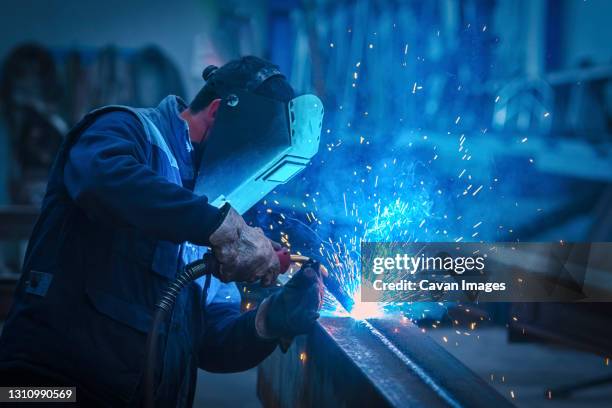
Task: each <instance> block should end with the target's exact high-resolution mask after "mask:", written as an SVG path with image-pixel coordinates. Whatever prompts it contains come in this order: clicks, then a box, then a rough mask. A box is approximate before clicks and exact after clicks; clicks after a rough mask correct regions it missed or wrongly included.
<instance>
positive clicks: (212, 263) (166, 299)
mask: <svg viewBox="0 0 612 408" xmlns="http://www.w3.org/2000/svg"><path fill="white" fill-rule="evenodd" d="M216 267H217V261H216V259H215V258H214V256H212V254H206V255H204V258H203V259H200V260H197V261H195V262H192V263H190V264H188V265H186V266H185V268H184V269H183V271H182V272H181V273H180V274H179V275H178V276H177V277H176V279H175V280H174V281H172V282H171V283H170V285H168V288H167V289H166V290H165V291H164V292H163V293H162V295H161V297H160V299H159V301H158V302H157V303H156V304H155V314H154V315H153V323H152V324H151V329H150V330H149V334H148V335H147V343H146V349H145V350H146V351H145V361H144V372H143V376H144V381H143V383H144V384H143V392H144V406H145V407H147V408H152V407H154V406H155V370H156V365H157V349H158V347H159V346H158V342H159V337H160V333H161V328H162V326H163V325H164V323H166V321H167V320H168V318H169V317H170V316H172V310H173V309H174V304H175V302H176V299H177V297H178V295H179V294H180V292H181V290H183V288H185V287H186V286H187V285H189V283H190V282H193V281H194V280H196V279H198V278H199V277H201V276H204V275H207V274H208V275H209V274H211V273H212V271H213V270H214V269H215V268H216ZM206 283H207V285H206V287H205V289H208V284H209V283H210V279H207V282H206Z"/></svg>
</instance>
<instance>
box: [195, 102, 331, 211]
mask: <svg viewBox="0 0 612 408" xmlns="http://www.w3.org/2000/svg"><path fill="white" fill-rule="evenodd" d="M235 96H236V98H237V100H238V103H237V104H235V105H234V106H231V105H232V103H233V102H232V103H230V102H231V101H234V100H235V99H234V98H231V99H230V98H226V102H227V103H223V104H221V106H220V107H219V111H218V112H217V118H216V119H215V125H214V128H213V130H212V132H211V134H210V136H209V138H208V140H207V141H206V149H205V152H204V157H203V158H202V164H201V167H200V172H199V174H198V180H197V181H196V188H195V191H196V193H197V194H200V195H206V196H207V197H208V199H209V200H210V202H211V203H212V204H213V205H216V206H221V205H223V204H224V203H225V202H226V201H229V202H230V203H231V205H232V206H233V207H234V208H235V209H236V210H237V211H238V212H244V211H246V210H248V209H249V208H250V207H252V206H253V205H254V204H255V203H256V202H257V201H259V200H260V199H261V198H262V197H263V196H265V195H266V194H267V193H269V192H270V191H271V190H272V189H273V188H274V187H276V186H277V185H278V184H282V183H285V182H287V181H288V180H290V179H291V178H292V177H293V176H295V175H296V174H297V173H299V172H300V171H301V170H302V169H303V168H304V167H305V166H306V165H307V164H308V162H309V160H310V159H311V158H312V156H314V154H315V153H316V152H317V150H318V147H319V138H320V133H321V121H322V116H323V105H322V103H321V101H320V100H319V98H317V97H316V96H314V95H303V96H300V97H297V98H295V99H293V100H292V101H290V102H289V104H286V103H284V102H280V101H275V100H272V99H270V98H266V97H263V96H259V95H255V94H252V93H250V92H236V93H235Z"/></svg>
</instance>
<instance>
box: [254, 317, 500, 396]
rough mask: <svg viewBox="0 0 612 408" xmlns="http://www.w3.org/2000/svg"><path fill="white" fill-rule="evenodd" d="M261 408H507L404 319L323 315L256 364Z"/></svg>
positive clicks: (477, 379)
mask: <svg viewBox="0 0 612 408" xmlns="http://www.w3.org/2000/svg"><path fill="white" fill-rule="evenodd" d="M257 392H258V396H259V398H260V400H261V402H262V404H263V405H264V406H265V407H266V408H284V407H312V406H316V407H354V406H371V407H428V408H429V407H463V406H465V407H491V406H495V407H496V408H502V407H511V406H512V404H510V402H509V401H508V400H506V399H505V398H503V397H502V396H501V395H499V394H498V393H497V392H496V391H495V390H493V388H491V387H489V386H488V385H487V384H486V383H485V382H484V381H483V380H481V379H480V378H479V377H477V376H476V375H475V374H474V373H473V372H472V371H470V370H469V369H468V368H467V367H465V366H464V365H463V364H461V363H460V362H459V361H458V360H457V359H456V358H454V357H453V356H451V355H450V354H449V353H448V352H446V351H445V350H444V349H443V348H442V347H440V346H439V345H438V344H436V343H435V342H434V341H433V340H431V339H430V338H429V337H428V335H427V334H424V333H422V332H421V331H420V329H418V328H417V327H415V326H413V325H412V324H411V323H410V322H401V321H400V320H398V319H396V318H393V319H375V320H371V321H359V320H355V319H352V318H350V317H323V318H321V319H320V320H319V323H318V324H317V325H316V327H315V329H314V330H313V332H312V333H311V334H310V335H308V336H300V337H298V338H296V339H295V340H294V344H293V345H292V346H291V348H290V349H289V351H288V352H287V353H286V354H283V353H282V352H281V351H280V350H277V351H275V352H274V353H273V354H272V355H271V356H270V357H269V358H268V359H266V360H265V361H264V362H263V363H262V364H261V365H260V366H259V372H258V381H257Z"/></svg>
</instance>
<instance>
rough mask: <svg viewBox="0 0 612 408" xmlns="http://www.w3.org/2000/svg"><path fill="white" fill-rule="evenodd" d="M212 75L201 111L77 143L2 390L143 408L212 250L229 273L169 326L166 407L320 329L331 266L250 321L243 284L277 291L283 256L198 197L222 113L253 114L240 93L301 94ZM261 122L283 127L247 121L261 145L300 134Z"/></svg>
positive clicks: (52, 200) (98, 127)
mask: <svg viewBox="0 0 612 408" xmlns="http://www.w3.org/2000/svg"><path fill="white" fill-rule="evenodd" d="M203 77H204V79H205V80H206V84H205V85H204V86H203V88H202V89H201V90H200V92H199V93H198V94H197V95H196V97H195V98H194V99H193V101H192V102H191V103H190V104H189V105H187V104H186V103H184V102H183V101H182V100H181V99H180V98H179V97H176V96H168V97H166V98H165V99H163V100H162V101H161V103H160V104H159V106H157V107H156V108H150V109H135V108H130V107H125V106H108V107H104V108H101V109H97V110H95V111H92V112H91V113H89V114H88V115H86V116H85V117H84V118H83V119H82V120H81V121H80V122H79V123H78V124H77V125H76V126H75V127H74V128H73V129H72V130H71V131H70V132H69V133H68V135H67V137H66V140H65V142H64V145H63V147H62V148H61V149H60V152H59V154H58V157H57V159H56V162H55V165H54V167H53V169H52V172H51V176H50V179H49V182H48V187H47V192H46V196H45V199H44V202H43V205H42V212H41V215H40V218H39V220H38V221H37V223H36V225H35V227H34V230H33V232H32V236H31V238H30V242H29V246H28V250H27V253H26V257H25V261H24V266H23V271H22V277H21V280H20V282H19V285H18V288H17V293H16V299H15V303H14V305H13V307H12V309H11V312H10V314H9V317H8V319H7V322H6V324H5V326H4V329H3V333H2V337H1V338H0V375H1V379H0V385H2V386H8V385H13V386H18V385H21V386H42V385H54V386H60V385H61V386H76V387H77V402H78V403H79V404H80V405H82V406H92V405H99V406H126V405H129V406H133V405H139V404H140V403H141V399H142V377H143V363H144V362H143V359H144V349H145V342H146V338H147V332H148V329H149V326H150V325H151V320H152V313H153V308H154V304H155V302H156V300H157V298H158V297H159V295H160V293H161V292H162V291H163V289H164V288H165V287H166V286H167V285H168V282H170V281H172V279H173V278H174V277H176V276H177V272H178V271H180V270H181V269H182V268H183V267H184V266H185V265H187V264H189V263H190V262H192V261H194V260H197V259H200V258H202V257H203V255H204V253H205V252H206V251H207V250H210V252H212V254H213V255H214V257H215V259H216V261H217V263H218V265H219V268H217V269H216V270H215V272H213V274H214V276H213V277H211V276H210V275H209V276H206V277H201V278H199V279H197V280H195V281H194V282H192V283H191V284H190V285H189V286H188V287H187V288H186V289H185V290H183V292H182V293H181V295H180V296H179V297H178V299H177V301H176V304H175V305H174V310H173V313H172V318H171V319H170V321H169V322H168V323H167V324H165V325H164V326H163V327H162V332H161V335H162V338H163V343H162V345H161V347H160V348H161V350H160V351H159V354H160V355H159V363H158V364H157V370H156V372H155V401H156V404H157V405H158V406H191V404H192V402H193V396H194V389H195V380H196V372H197V368H198V367H199V368H202V369H204V370H208V371H212V372H234V371H242V370H246V369H249V368H251V367H254V366H256V365H257V364H258V363H259V362H261V361H262V360H263V359H264V358H265V357H266V356H268V355H269V354H270V353H271V352H272V351H273V350H274V349H275V348H276V347H277V345H278V344H279V342H280V341H281V339H282V340H283V342H285V341H286V340H287V339H291V338H293V337H294V336H296V335H299V334H302V333H306V332H307V331H308V330H309V329H310V328H311V326H312V325H313V324H314V322H315V321H316V319H317V318H318V313H317V311H318V308H319V307H320V302H321V279H320V273H319V272H318V268H319V265H318V264H317V263H307V264H305V265H304V266H303V267H302V269H300V271H298V272H297V273H296V274H295V275H294V276H293V278H292V279H291V280H290V281H289V283H287V284H286V285H285V286H284V287H283V288H282V289H281V290H280V291H279V292H276V293H275V294H274V295H272V296H271V297H269V298H267V299H266V300H265V301H264V302H263V303H262V306H261V307H259V308H257V309H255V310H250V311H247V312H245V313H242V314H241V313H240V308H239V301H240V294H239V292H238V290H237V288H236V285H235V283H233V282H236V281H244V282H253V281H257V280H258V281H260V282H261V284H262V285H264V286H265V285H270V284H272V283H273V282H275V281H276V278H277V275H278V274H279V271H280V265H279V259H278V257H277V255H276V252H275V250H277V249H278V244H276V243H274V242H273V241H271V240H270V239H268V238H267V237H266V236H265V235H264V233H263V232H262V230H261V229H260V228H256V227H252V226H249V225H248V224H247V223H246V222H245V220H244V219H243V218H242V216H241V215H240V214H239V211H236V209H235V208H233V206H232V204H231V200H229V201H228V202H225V203H223V204H222V205H220V206H215V205H212V203H211V202H209V201H208V199H207V197H206V196H203V195H199V194H195V192H194V188H195V187H196V186H197V185H202V184H203V185H206V183H207V180H206V179H204V180H199V179H198V176H199V175H200V173H205V172H202V171H200V169H202V168H205V166H206V164H207V163H204V162H202V157H205V154H204V152H205V151H206V146H207V141H208V139H209V138H210V137H211V134H212V135H215V129H217V133H219V129H231V124H228V123H225V124H222V123H220V121H221V119H219V120H217V119H218V118H219V117H220V115H217V114H218V113H219V112H221V111H222V110H223V109H225V108H228V109H230V108H231V107H234V106H236V105H237V104H238V106H241V105H239V104H242V103H243V101H242V100H240V101H239V100H238V97H237V96H236V95H242V98H243V99H244V103H247V102H246V101H247V100H249V98H251V99H253V100H254V101H255V102H254V104H255V105H256V106H254V108H257V109H259V108H261V106H266V101H275V102H276V103H277V104H279V103H280V106H284V107H287V106H294V105H295V104H293V103H292V100H294V97H295V95H294V91H293V89H292V88H291V86H290V85H289V84H288V82H287V80H286V78H285V77H284V76H283V75H282V74H281V73H280V72H279V70H278V67H276V66H274V65H273V64H271V63H269V62H267V61H264V60H262V59H259V58H256V57H243V58H241V59H239V60H235V61H232V62H229V63H227V64H226V65H223V66H222V67H220V68H217V67H213V66H210V67H208V68H207V69H206V70H204V74H203ZM249 95H250V96H249ZM257 98H259V99H257ZM257 101H259V102H257ZM297 105H299V104H297ZM294 108H295V106H294ZM321 112H322V110H321ZM284 114H286V112H285V113H283V115H284ZM262 115H263V117H268V116H269V117H271V119H270V122H269V123H263V124H261V123H260V124H257V125H256V124H253V126H250V125H251V124H250V123H247V124H246V126H245V124H243V128H245V129H246V128H248V129H250V128H251V127H253V129H252V131H253V132H254V133H253V135H252V137H254V138H262V140H267V139H266V138H267V137H270V136H269V135H268V133H269V132H276V133H275V136H274V137H276V138H277V139H279V138H281V139H282V138H284V139H283V140H285V139H286V140H289V138H290V134H293V133H295V132H294V129H295V128H292V130H291V132H290V131H289V129H288V128H287V129H278V128H276V127H275V126H273V124H275V123H289V122H288V121H290V120H291V119H287V121H286V122H282V121H279V120H278V117H274V115H276V114H271V113H270V112H263V113H262ZM266 115H267V116H266ZM321 115H322V113H321ZM258 116H261V115H258ZM288 116H289V115H288ZM291 116H294V118H293V121H296V120H299V118H300V115H299V114H297V115H291ZM296 118H297V119H296ZM282 119H283V120H285V118H284V117H283V118H282ZM234 120H235V118H234ZM317 120H318V122H320V118H318V119H317ZM260 122H261V120H260ZM318 122H317V123H318ZM292 126H299V124H297V123H292ZM242 136H244V135H242ZM277 136H278V137H277ZM215 137H217V138H218V137H222V138H226V139H227V140H231V139H232V138H233V137H236V135H233V134H222V135H218V134H216V135H215ZM318 137H319V136H318V135H316V140H317V143H318ZM311 139H312V138H311ZM279 140H280V139H279ZM309 140H310V139H309ZM228 154H230V155H231V152H230V153H228ZM257 154H259V152H253V156H257ZM228 162H229V163H232V161H231V160H228ZM245 165H247V163H245ZM232 166H233V167H235V164H232ZM227 171H228V172H230V171H231V169H228V170H227ZM228 174H229V173H228ZM217 181H218V180H217ZM228 182H229V181H228ZM237 184H240V185H244V183H237ZM241 194H242V193H241ZM230 196H231V195H230ZM211 200H212V198H211Z"/></svg>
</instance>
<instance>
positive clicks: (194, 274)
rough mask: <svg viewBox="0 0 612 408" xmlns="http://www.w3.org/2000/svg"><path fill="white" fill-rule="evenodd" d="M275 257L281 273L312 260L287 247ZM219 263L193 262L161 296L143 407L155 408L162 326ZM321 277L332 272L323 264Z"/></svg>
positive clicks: (207, 257)
mask: <svg viewBox="0 0 612 408" xmlns="http://www.w3.org/2000/svg"><path fill="white" fill-rule="evenodd" d="M276 256H277V257H278V261H279V263H280V273H281V274H284V273H285V272H287V271H288V270H289V268H290V267H291V264H295V263H298V264H300V263H305V262H308V261H309V260H310V258H309V257H307V256H304V255H298V254H292V253H291V252H290V251H289V249H288V248H285V247H282V248H279V249H277V250H276ZM219 266H220V264H219V262H218V261H217V259H216V258H215V257H214V255H213V254H212V253H207V254H205V255H204V257H203V258H202V259H199V260H197V261H195V262H192V263H190V264H188V265H186V266H185V268H184V269H183V271H182V272H181V273H179V275H178V276H177V277H176V279H175V280H174V281H172V282H171V283H170V285H169V286H168V288H167V289H166V290H165V291H164V292H163V293H162V295H161V297H160V299H159V300H158V302H157V303H156V304H155V313H154V315H153V323H152V325H151V328H150V330H149V333H148V335H147V343H146V351H145V361H144V364H145V366H144V384H143V392H144V406H145V407H154V406H155V386H154V384H155V380H154V379H155V366H156V362H157V359H156V350H157V348H158V345H157V344H158V340H159V333H160V330H161V327H162V325H163V324H164V322H165V321H166V320H167V318H168V317H169V316H170V315H171V314H172V309H173V308H174V304H175V302H176V299H177V297H178V295H179V293H180V292H181V290H182V289H183V288H184V287H186V286H187V285H188V284H189V283H190V282H193V281H194V280H196V279H198V278H200V277H202V276H204V275H214V272H216V271H217V270H218V268H219ZM320 271H321V275H323V276H325V277H327V276H329V273H328V272H327V269H325V267H323V266H322V265H321V267H320Z"/></svg>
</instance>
